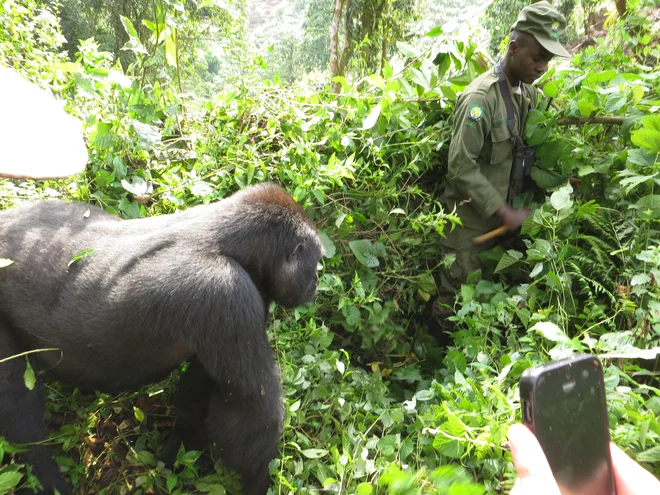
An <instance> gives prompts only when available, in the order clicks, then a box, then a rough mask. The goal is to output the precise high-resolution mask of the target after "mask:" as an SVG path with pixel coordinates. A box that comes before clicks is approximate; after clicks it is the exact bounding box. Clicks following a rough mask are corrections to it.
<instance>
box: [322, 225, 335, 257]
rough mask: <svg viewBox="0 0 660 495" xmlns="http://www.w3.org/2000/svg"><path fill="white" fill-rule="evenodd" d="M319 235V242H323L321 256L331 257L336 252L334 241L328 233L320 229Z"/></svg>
mask: <svg viewBox="0 0 660 495" xmlns="http://www.w3.org/2000/svg"><path fill="white" fill-rule="evenodd" d="M319 237H321V243H322V244H323V256H324V257H325V258H332V257H333V256H334V255H335V254H337V248H336V247H335V243H334V242H332V240H331V239H330V238H329V237H328V234H326V233H325V232H323V231H320V232H319Z"/></svg>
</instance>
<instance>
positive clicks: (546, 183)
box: [531, 167, 566, 189]
mask: <svg viewBox="0 0 660 495" xmlns="http://www.w3.org/2000/svg"><path fill="white" fill-rule="evenodd" d="M531 175H532V179H534V182H536V185H537V186H539V187H540V188H541V189H554V188H555V187H557V186H559V185H561V184H563V183H564V182H566V177H564V176H563V175H560V174H558V173H557V172H553V171H552V170H544V169H541V168H539V167H532V173H531Z"/></svg>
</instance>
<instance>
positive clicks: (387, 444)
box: [377, 435, 397, 457]
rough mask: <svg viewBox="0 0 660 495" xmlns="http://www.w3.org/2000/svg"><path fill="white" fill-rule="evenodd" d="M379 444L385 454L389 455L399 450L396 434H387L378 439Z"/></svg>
mask: <svg viewBox="0 0 660 495" xmlns="http://www.w3.org/2000/svg"><path fill="white" fill-rule="evenodd" d="M377 445H378V448H379V449H380V450H381V452H382V453H383V455H384V456H387V457H389V456H392V455H394V452H395V450H397V439H396V435H385V436H384V437H382V438H381V439H380V440H378V444H377Z"/></svg>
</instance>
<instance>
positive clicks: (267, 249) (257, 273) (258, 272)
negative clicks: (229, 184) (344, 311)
mask: <svg viewBox="0 0 660 495" xmlns="http://www.w3.org/2000/svg"><path fill="white" fill-rule="evenodd" d="M222 215H223V217H224V221H225V222H226V221H227V220H230V225H225V228H224V229H223V231H224V232H225V233H226V234H227V233H229V235H225V236H223V239H222V246H221V252H222V254H226V255H228V256H231V257H232V258H234V259H235V260H236V261H238V262H239V263H240V264H241V266H243V268H244V269H245V270H246V271H247V272H248V273H249V274H250V278H251V279H252V281H253V282H254V283H255V284H256V285H257V287H258V288H259V290H260V291H261V293H262V294H263V295H264V297H265V298H266V299H269V300H273V301H275V302H276V303H278V304H281V305H282V306H285V307H289V308H290V307H295V306H298V305H301V304H304V303H307V302H309V301H310V300H311V299H312V298H313V297H314V295H315V293H316V283H317V280H318V277H317V265H318V263H319V261H320V260H321V257H322V256H323V244H322V242H321V238H320V237H319V234H318V231H317V230H316V227H315V226H314V224H313V223H312V221H311V220H310V218H309V216H308V215H307V213H305V211H304V210H303V209H302V207H301V206H300V205H298V203H296V202H295V201H294V200H293V198H291V196H289V194H287V193H286V191H284V190H283V189H282V188H280V187H278V186H276V185H274V184H260V185H257V186H251V187H247V188H245V189H243V190H242V191H240V192H238V193H236V194H235V195H233V196H232V197H231V201H230V204H229V206H228V207H225V208H224V211H223V212H222Z"/></svg>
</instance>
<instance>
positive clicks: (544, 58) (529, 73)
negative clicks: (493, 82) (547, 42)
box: [509, 36, 553, 84]
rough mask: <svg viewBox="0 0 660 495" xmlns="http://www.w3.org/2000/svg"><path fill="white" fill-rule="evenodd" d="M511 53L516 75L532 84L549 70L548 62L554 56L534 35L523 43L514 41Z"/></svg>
mask: <svg viewBox="0 0 660 495" xmlns="http://www.w3.org/2000/svg"><path fill="white" fill-rule="evenodd" d="M509 55H510V60H511V69H512V72H513V74H514V76H516V78H517V79H519V80H520V81H522V82H524V83H525V84H532V83H533V82H534V81H536V80H537V79H538V78H539V77H541V76H542V75H543V74H544V73H545V71H546V70H548V62H550V60H551V59H552V57H553V55H552V53H550V52H549V51H548V50H546V49H545V48H543V47H542V46H541V45H540V44H539V42H538V41H536V39H535V38H534V37H532V36H529V37H527V38H526V39H525V42H524V43H522V45H520V44H518V43H517V42H516V41H512V42H511V44H510V45H509Z"/></svg>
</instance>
